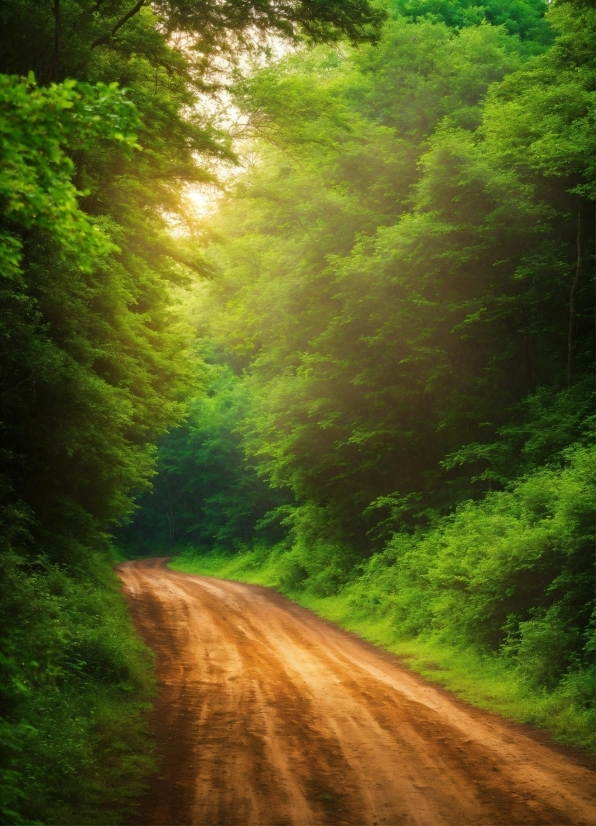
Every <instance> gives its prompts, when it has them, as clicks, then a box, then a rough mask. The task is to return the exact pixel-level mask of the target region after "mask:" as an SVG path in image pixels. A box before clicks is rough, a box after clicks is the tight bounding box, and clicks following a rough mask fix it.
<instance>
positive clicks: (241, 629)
mask: <svg viewBox="0 0 596 826" xmlns="http://www.w3.org/2000/svg"><path fill="white" fill-rule="evenodd" d="M119 575H120V577H121V579H122V582H123V585H124V590H125V593H126V595H127V597H128V599H129V601H130V603H131V606H132V610H133V616H134V620H135V623H136V626H137V628H138V630H139V632H140V633H141V635H142V636H143V638H144V639H145V640H146V642H147V643H148V644H149V645H150V646H151V648H152V649H153V650H154V651H155V652H156V654H157V674H158V679H159V681H160V685H161V692H160V696H159V699H158V702H157V706H156V709H155V712H154V713H153V716H152V723H151V725H152V730H153V733H154V735H155V737H156V739H157V743H158V749H159V756H160V772H159V774H158V775H156V776H155V777H154V778H153V780H152V782H151V788H150V791H149V794H148V795H147V796H146V797H145V798H144V799H143V800H141V801H139V803H138V807H137V814H136V815H135V817H134V818H133V820H131V823H138V824H161V826H163V825H164V824H167V826H178V824H195V826H207V824H209V826H228V825H229V826H231V825H232V824H238V825H239V826H248V824H254V825H255V826H282V824H294V825H295V826H306V824H334V825H337V826H339V824H371V826H374V824H378V826H382V824H386V825H387V826H397V824H416V825H417V826H422V825H423V824H424V826H442V824H455V825H456V826H467V825H468V824H470V826H472V825H473V826H493V824H504V825H505V826H512V825H513V824H540V825H541V826H546V824H550V825H551V826H552V824H558V825H560V826H562V824H586V826H593V825H594V824H596V805H595V796H594V791H595V787H594V774H593V772H592V771H591V770H590V768H589V762H588V761H586V760H582V758H581V756H579V755H576V756H574V755H573V753H569V754H566V753H564V752H563V751H562V750H560V749H556V748H554V747H551V746H549V745H548V744H547V743H546V742H540V739H539V738H537V737H535V736H533V735H532V733H531V732H525V731H524V730H523V728H522V727H520V726H514V725H510V724H508V723H506V722H503V721H502V720H500V719H499V718H497V717H494V716H492V715H489V714H486V713H484V712H482V711H478V710H476V709H473V708H470V707H468V706H466V705H465V704H463V703H461V702H460V701H458V700H456V699H454V698H452V697H451V696H449V695H448V694H447V693H446V692H444V691H442V690H440V689H437V688H435V687H433V686H431V685H429V684H428V683H426V682H425V681H424V680H422V679H421V678H419V677H416V676H415V675H413V674H412V673H410V672H409V671H407V669H405V668H403V667H401V666H400V664H399V662H398V660H397V659H396V658H393V657H391V656H390V655H388V654H385V653H384V652H382V651H380V650H378V649H375V648H374V647H372V646H370V645H368V644H367V643H364V642H362V641H361V640H359V639H357V638H356V637H354V636H352V635H350V634H347V633H345V632H344V631H342V630H340V629H339V628H336V627H335V626H333V625H331V624H329V623H326V622H325V621H323V620H321V619H319V618H317V617H316V616H315V615H314V614H312V613H311V612H309V611H306V610H305V609H303V608H300V607H299V606H297V605H295V604H293V603H291V602H289V601H288V600H286V599H284V598H283V597H281V596H280V595H278V594H276V593H275V592H274V591H271V590H269V589H267V588H262V587H259V586H254V585H244V584H241V583H237V582H228V581H224V580H219V579H212V578H209V577H197V576H188V575H185V574H180V573H175V572H173V571H170V570H168V569H167V568H166V567H165V561H164V560H155V559H153V560H136V561H133V562H127V563H124V564H123V565H121V566H120V567H119Z"/></svg>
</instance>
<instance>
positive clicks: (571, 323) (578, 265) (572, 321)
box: [567, 201, 582, 387]
mask: <svg viewBox="0 0 596 826" xmlns="http://www.w3.org/2000/svg"><path fill="white" fill-rule="evenodd" d="M581 209H582V208H581V201H579V202H578V205H577V240H576V243H577V262H576V265H575V276H574V278H573V284H572V285H571V293H570V295H569V332H568V334H567V387H571V382H572V381H573V344H574V332H575V331H574V327H575V291H576V290H577V284H578V281H579V274H580V270H581V266H582V237H581V228H582V212H581Z"/></svg>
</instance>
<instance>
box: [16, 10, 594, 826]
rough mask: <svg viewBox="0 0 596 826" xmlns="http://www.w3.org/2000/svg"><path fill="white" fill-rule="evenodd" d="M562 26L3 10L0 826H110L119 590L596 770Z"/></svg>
mask: <svg viewBox="0 0 596 826" xmlns="http://www.w3.org/2000/svg"><path fill="white" fill-rule="evenodd" d="M595 14H596V13H595V11H594V9H593V6H592V4H591V3H588V2H587V0H552V2H550V3H545V2H543V0H486V2H485V3H484V5H475V4H474V0H456V2H446V1H445V0H371V2H368V0H275V2H274V0H222V2H220V3H214V2H212V1H211V0H192V1H191V0H155V2H151V3H150V2H144V1H143V0H140V1H139V2H137V3H136V4H135V3H134V2H133V0H128V2H125V0H103V2H102V0H52V3H49V2H48V3H47V4H39V3H36V2H33V1H32V0H9V2H6V3H4V4H3V5H2V8H1V9H0V21H1V26H0V152H1V158H2V163H1V164H0V197H1V199H2V218H1V224H0V263H1V267H0V274H1V278H2V284H1V291H0V303H1V305H2V313H1V321H0V331H1V334H2V348H3V349H2V358H1V359H0V372H1V374H2V391H1V400H2V401H1V412H0V422H1V428H2V434H3V439H2V447H1V450H0V465H1V467H0V492H1V503H0V521H1V522H2V532H1V537H2V538H1V540H0V543H1V547H0V553H1V555H2V570H3V577H2V581H1V584H0V611H1V629H2V630H1V632H0V638H1V648H0V673H1V679H0V694H1V696H2V702H1V715H2V716H1V718H0V732H1V747H0V748H1V754H2V760H1V771H2V784H1V791H0V807H1V808H0V811H1V818H2V821H1V822H3V823H10V824H13V823H58V824H68V823H72V824H75V823H77V824H81V823H97V822H100V820H101V822H102V823H119V822H122V819H123V818H125V817H126V812H127V805H128V801H130V799H131V797H133V796H134V795H135V794H138V793H139V791H140V790H142V788H143V783H144V780H145V778H146V777H147V775H148V774H149V773H150V772H151V771H152V770H153V768H154V766H155V762H154V754H153V746H152V742H151V738H150V737H149V734H148V732H147V728H146V712H147V709H148V708H150V706H151V702H152V698H153V697H154V696H155V680H154V676H153V670H152V669H153V665H152V662H153V661H152V656H151V653H150V652H149V650H148V649H147V648H146V647H145V646H144V645H143V644H142V643H141V641H140V640H139V639H138V638H137V637H136V636H135V634H134V631H133V627H132V624H131V620H130V617H129V614H128V612H127V608H126V605H125V603H124V601H123V598H122V595H121V593H120V591H119V586H118V581H117V579H116V577H115V575H114V573H113V571H112V568H113V565H114V564H115V563H116V562H117V561H118V560H120V559H122V558H124V557H128V558H133V557H141V556H149V555H160V556H164V555H168V556H174V557H175V561H174V563H173V565H174V566H177V567H179V568H181V569H184V570H211V571H213V572H215V573H219V574H220V575H228V574H229V575H233V576H234V577H235V578H245V579H248V580H249V581H258V582H264V583H265V584H269V585H272V586H274V587H276V588H277V589H279V590H280V591H282V592H283V593H286V594H288V595H290V596H291V597H292V598H293V599H296V600H297V601H301V602H303V604H307V605H308V604H310V605H312V606H313V607H315V608H316V610H318V611H320V612H321V613H325V611H327V615H329V616H332V617H333V618H336V619H337V620H338V621H340V622H343V623H344V624H345V625H347V626H350V624H351V627H355V628H357V629H358V628H359V629H361V630H362V629H364V630H363V631H362V632H363V633H364V634H365V635H366V628H365V626H364V625H363V623H368V624H369V625H371V624H372V625H371V627H372V626H373V625H374V623H377V626H378V627H382V628H383V634H382V635H380V634H379V633H377V632H376V631H370V629H369V638H371V639H374V640H375V641H379V642H382V643H383V644H399V643H400V641H401V644H403V645H404V646H406V647H407V646H408V645H410V646H414V648H412V650H420V651H424V652H426V654H428V652H429V651H430V652H431V653H432V657H434V658H438V660H440V658H441V656H444V657H447V658H451V659H450V662H452V663H454V665H453V669H454V673H456V674H458V673H459V674H461V673H463V672H465V671H466V669H468V670H469V671H470V672H474V669H476V670H477V671H478V672H484V673H490V674H491V675H492V679H493V681H494V682H498V683H500V684H502V685H503V686H505V688H503V691H505V692H507V691H509V692H510V693H511V692H512V693H513V694H515V696H516V697H518V698H521V699H520V700H519V703H520V706H519V707H520V708H522V707H523V709H522V711H520V712H519V713H517V718H518V719H523V720H530V721H531V722H535V723H538V724H540V725H543V726H546V727H547V728H548V729H549V730H550V731H551V732H553V733H554V734H555V736H556V737H558V739H560V740H563V741H566V742H568V743H572V744H575V745H579V746H583V747H591V748H594V742H593V732H594V723H595V712H594V676H595V675H594V653H595V645H596V640H595V634H596V612H595V609H594V505H595V496H594V493H595V488H596V480H595V468H596V463H595V461H594V460H595V458H596V457H595V449H594V441H593V428H594V378H593V377H594V218H595V214H594V157H595V155H594V148H595V147H594V127H595V115H594V81H595V66H594V61H595V50H594V22H595V21H594V18H595ZM197 192H198V193H209V195H208V201H209V207H208V208H207V209H204V210H203V211H201V210H198V209H197V208H196V202H195V201H193V193H197ZM226 571H227V572H228V574H226ZM325 606H327V607H325ZM358 623H360V625H358ZM377 626H375V627H377ZM375 634H376V636H375ZM416 645H418V646H419V649H416V648H415V646H416ZM441 652H442V653H441ZM426 654H425V655H426ZM440 661H441V662H443V660H440ZM413 662H414V661H413ZM458 669H459V671H458ZM422 670H423V669H422ZM478 691H479V689H478ZM468 695H469V696H468V699H472V700H474V689H471V690H469V691H468ZM528 708H532V709H534V711H533V712H531V713H530V712H529V711H528ZM524 709H525V710H524ZM514 716H515V715H514ZM98 813H101V814H98Z"/></svg>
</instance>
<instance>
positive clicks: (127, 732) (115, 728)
mask: <svg viewBox="0 0 596 826" xmlns="http://www.w3.org/2000/svg"><path fill="white" fill-rule="evenodd" d="M2 567H3V580H2V586H1V588H2V594H1V597H2V599H1V600H0V604H1V606H2V617H1V619H2V626H3V634H2V638H3V639H2V642H3V651H2V657H1V659H0V669H1V676H2V681H1V685H2V689H1V694H2V720H1V721H0V727H1V735H2V736H1V740H2V793H1V796H0V803H1V815H0V822H2V823H6V824H18V823H47V824H60V825H61V826H62V825H67V824H97V823H101V824H112V823H114V824H115V823H120V822H122V820H123V819H124V818H125V816H126V811H127V810H128V805H129V801H130V799H131V798H132V797H133V796H135V795H137V794H139V793H140V792H141V791H142V790H143V789H144V785H143V779H144V777H145V776H146V775H147V774H148V773H149V772H151V771H152V770H153V768H154V760H153V755H152V750H153V746H152V742H151V740H150V738H149V736H148V733H147V730H146V712H147V710H148V709H149V707H150V702H151V698H152V696H153V693H154V688H155V684H154V677H153V674H152V667H151V666H152V659H151V655H150V652H149V651H148V649H146V647H145V646H144V645H143V643H142V642H141V641H140V640H139V639H138V637H137V636H136V634H135V632H134V629H133V627H132V624H131V621H130V618H129V615H128V612H127V609H126V605H125V603H124V600H123V597H122V595H121V593H120V588H119V583H118V580H117V578H116V576H115V575H114V573H113V572H112V571H111V562H110V560H109V558H108V557H107V556H106V555H103V554H101V555H100V554H98V555H97V557H96V558H95V559H94V560H93V561H91V562H87V563H86V566H85V568H86V570H85V571H82V570H77V569H74V570H73V569H70V570H66V569H65V568H64V567H62V566H59V565H55V564H50V563H48V562H47V561H45V560H44V559H43V558H39V559H38V560H36V561H35V562H33V563H31V562H25V561H24V560H23V558H21V557H19V556H18V554H16V553H15V552H10V551H7V552H5V553H4V554H3V555H2Z"/></svg>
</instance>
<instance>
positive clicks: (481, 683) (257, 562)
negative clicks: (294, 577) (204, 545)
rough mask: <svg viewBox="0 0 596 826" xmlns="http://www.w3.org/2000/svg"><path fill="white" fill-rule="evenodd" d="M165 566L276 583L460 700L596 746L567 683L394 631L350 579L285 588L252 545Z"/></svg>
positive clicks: (587, 717)
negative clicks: (322, 586)
mask: <svg viewBox="0 0 596 826" xmlns="http://www.w3.org/2000/svg"><path fill="white" fill-rule="evenodd" d="M170 567H171V568H172V569H174V570H177V571H181V572H184V573H190V574H203V575H207V576H215V577H221V578H223V579H235V580H238V581H241V582H248V583H252V584H258V585H266V586H269V587H272V588H276V589H277V590H279V591H281V592H282V593H284V594H285V595H286V596H287V597H289V598H290V599H292V600H294V601H295V602H297V603H298V604H300V605H302V606H304V607H305V608H309V609H310V610H311V611H313V612H314V613H316V614H318V615H319V616H321V617H323V618H325V619H327V620H331V621H332V622H335V623H337V625H339V626H341V627H342V628H345V629H347V630H349V631H352V632H354V633H356V634H358V635H359V636H361V637H362V638H363V639H365V640H367V641H369V642H372V643H374V644H375V645H379V646H380V647H382V648H385V649H386V650H388V651H391V652H392V653H393V654H396V655H397V656H399V657H401V658H403V659H404V660H406V661H407V665H408V667H410V668H411V669H412V670H413V671H415V672H417V673H418V674H421V675H422V676H423V677H425V678H426V679H428V680H429V681H432V682H434V683H437V684H439V685H441V686H442V687H444V688H446V689H448V690H449V691H451V692H453V694H455V695H456V696H457V697H459V698H461V699H462V700H465V701H467V702H469V703H471V704H472V705H474V706H476V707H478V708H482V709H485V710H488V711H492V712H495V713H497V714H500V715H501V716H502V717H505V718H507V719H510V720H514V721H516V722H520V723H531V724H533V725H535V726H538V727H541V728H545V729H547V730H548V731H549V732H550V733H551V734H552V736H553V739H554V740H555V741H557V742H560V743H565V744H567V745H573V746H579V747H581V748H587V749H590V750H596V742H595V740H596V738H595V735H594V722H593V720H594V718H593V712H591V711H590V710H588V709H585V708H582V707H581V704H580V703H577V702H575V701H574V687H573V686H569V687H562V688H559V689H558V690H556V691H554V692H550V693H549V692H547V691H545V690H540V691H536V690H532V689H531V688H530V687H528V686H527V685H526V684H525V683H524V681H523V680H522V679H520V678H519V676H518V674H517V673H516V672H515V670H513V669H512V668H511V667H510V666H509V664H508V663H507V662H504V661H503V659H502V658H499V657H496V656H479V655H478V654H477V653H476V652H474V651H472V650H470V649H457V648H454V647H450V646H448V645H446V644H445V643H444V641H440V640H438V639H437V638H436V636H433V635H432V634H427V635H420V636H418V637H409V638H405V637H400V635H399V634H398V632H397V630H396V628H395V623H394V621H393V617H392V612H391V606H390V605H382V604H381V605H379V606H378V608H377V610H376V611H374V612H371V611H370V607H369V606H368V607H367V608H366V609H365V608H362V607H360V608H359V606H358V593H357V590H358V581H356V582H355V583H352V584H350V585H348V586H346V587H344V588H343V589H342V590H341V591H340V593H339V594H338V595H337V596H328V597H322V596H317V595H314V594H312V593H309V592H307V591H303V590H297V589H294V590H289V589H287V588H283V587H282V586H281V583H280V577H279V573H278V570H277V565H276V560H275V558H274V557H271V556H267V555H266V554H265V553H264V552H259V551H258V550H257V551H253V552H249V553H246V554H242V555H238V556H218V555H215V554H211V555H207V556H199V555H197V554H196V553H194V552H193V551H192V550H188V551H186V552H184V553H183V554H181V555H180V556H177V557H176V558H175V559H174V560H173V561H172V562H171V563H170Z"/></svg>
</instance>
